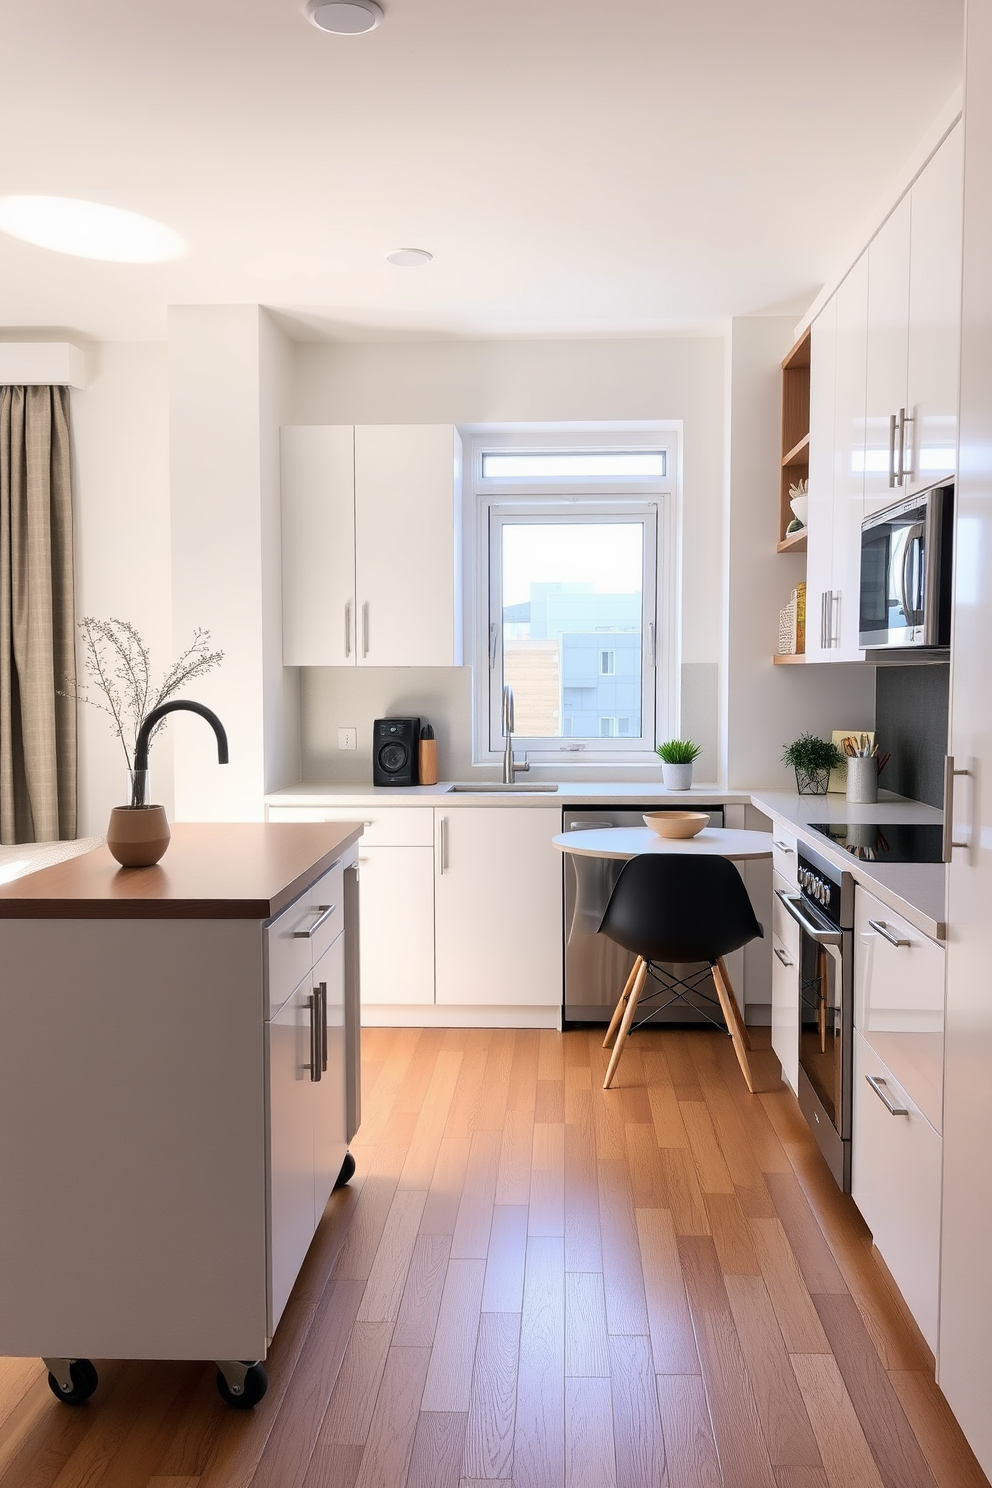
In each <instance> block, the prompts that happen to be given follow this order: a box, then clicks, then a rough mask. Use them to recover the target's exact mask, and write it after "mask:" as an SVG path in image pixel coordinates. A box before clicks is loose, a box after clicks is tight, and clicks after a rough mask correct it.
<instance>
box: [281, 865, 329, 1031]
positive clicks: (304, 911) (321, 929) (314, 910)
mask: <svg viewBox="0 0 992 1488" xmlns="http://www.w3.org/2000/svg"><path fill="white" fill-rule="evenodd" d="M328 910H330V913H328ZM343 929H344V866H343V864H341V863H334V864H332V866H331V867H330V868H329V869H328V870H327V872H326V873H325V874H324V875H323V877H322V878H319V879H318V880H317V882H316V883H315V884H312V885H311V887H310V888H309V889H308V890H307V891H306V893H305V894H301V895H300V897H299V898H298V899H295V900H294V901H293V903H292V904H291V905H290V906H289V908H288V909H286V910H284V911H283V913H282V914H281V915H280V916H279V918H278V919H276V920H273V921H272V924H271V925H269V926H268V927H267V928H266V931H265V949H266V954H265V964H266V988H265V994H266V1014H265V1015H266V1017H271V1016H272V1014H273V1013H274V1012H275V1011H276V1009H277V1008H280V1007H282V1005H283V1003H284V1002H285V1001H286V999H287V998H288V997H289V996H290V995H291V993H292V992H293V991H294V990H295V988H297V987H298V986H299V984H300V983H301V982H302V981H303V979H304V978H305V977H309V975H310V971H311V968H312V967H313V966H314V965H316V963H317V961H319V959H320V957H321V956H322V955H323V954H324V952H325V951H326V950H327V947H328V946H329V945H330V944H331V942H332V941H333V940H334V939H335V938H336V937H337V936H338V935H340V933H341V931H342V930H343Z"/></svg>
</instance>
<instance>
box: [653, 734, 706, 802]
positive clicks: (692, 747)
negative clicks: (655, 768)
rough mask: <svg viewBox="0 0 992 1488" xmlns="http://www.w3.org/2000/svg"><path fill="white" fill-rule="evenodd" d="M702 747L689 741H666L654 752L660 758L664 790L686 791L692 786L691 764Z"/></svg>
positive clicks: (700, 752)
mask: <svg viewBox="0 0 992 1488" xmlns="http://www.w3.org/2000/svg"><path fill="white" fill-rule="evenodd" d="M702 752H703V751H702V747H701V746H700V745H699V744H694V743H693V742H692V740H691V739H666V741H665V743H664V744H659V745H658V747H657V749H656V750H655V753H656V754H659V755H660V756H661V778H662V780H664V782H665V789H666V790H688V789H689V787H690V786H691V785H692V762H693V760H694V759H696V758H697V756H698V755H700V754H702Z"/></svg>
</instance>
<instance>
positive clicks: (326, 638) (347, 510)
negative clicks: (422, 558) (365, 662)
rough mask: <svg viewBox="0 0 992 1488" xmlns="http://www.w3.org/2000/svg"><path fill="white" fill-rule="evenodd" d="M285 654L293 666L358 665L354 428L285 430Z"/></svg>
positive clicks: (282, 449)
mask: <svg viewBox="0 0 992 1488" xmlns="http://www.w3.org/2000/svg"><path fill="white" fill-rule="evenodd" d="M280 484H281V492H282V593H283V603H282V654H283V661H284V662H285V664H286V665H287V666H353V665H354V664H355V659H356V653H355V431H354V429H353V427H352V426H351V425H350V424H347V425H336V424H309V425H301V426H298V427H295V428H285V429H283V430H282V431H281V435H280Z"/></svg>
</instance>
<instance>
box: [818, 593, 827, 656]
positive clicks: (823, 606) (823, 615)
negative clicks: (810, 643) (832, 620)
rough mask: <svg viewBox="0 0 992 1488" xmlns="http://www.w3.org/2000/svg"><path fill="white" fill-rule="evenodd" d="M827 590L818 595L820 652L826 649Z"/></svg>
mask: <svg viewBox="0 0 992 1488" xmlns="http://www.w3.org/2000/svg"><path fill="white" fill-rule="evenodd" d="M827 597H828V596H827V590H826V589H824V590H823V592H822V594H821V595H820V650H821V651H826V649H827V645H828V642H827Z"/></svg>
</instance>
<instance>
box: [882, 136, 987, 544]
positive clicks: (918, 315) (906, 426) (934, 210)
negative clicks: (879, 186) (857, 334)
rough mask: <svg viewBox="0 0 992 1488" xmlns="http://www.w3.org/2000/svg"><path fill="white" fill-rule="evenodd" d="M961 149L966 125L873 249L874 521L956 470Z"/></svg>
mask: <svg viewBox="0 0 992 1488" xmlns="http://www.w3.org/2000/svg"><path fill="white" fill-rule="evenodd" d="M962 148H963V147H962V132H961V126H960V124H959V125H957V126H956V127H955V128H954V129H953V130H952V131H951V133H950V134H949V135H948V137H947V138H946V139H945V140H944V142H943V144H942V145H941V147H940V149H939V150H938V151H937V152H936V154H935V155H934V156H933V158H932V159H931V160H930V162H929V163H928V165H927V166H926V168H925V169H924V170H923V171H922V173H921V174H920V175H919V176H918V178H917V180H916V181H915V183H914V185H913V188H912V190H911V191H910V192H909V193H908V195H907V196H905V197H904V198H903V200H902V201H901V202H900V203H899V206H898V207H897V208H896V210H895V211H894V212H893V213H892V215H891V217H889V219H888V221H887V222H886V223H885V225H884V226H883V227H882V228H881V230H880V231H879V233H878V234H877V236H876V237H875V238H874V239H873V240H872V243H871V246H870V247H869V250H868V264H869V287H868V398H867V407H866V417H865V513H866V515H870V514H871V513H872V512H875V511H879V510H880V509H881V508H882V507H884V506H888V505H890V504H891V503H892V502H894V501H898V500H899V498H900V496H903V495H906V496H908V495H910V494H911V493H912V492H913V491H917V490H920V489H922V488H923V487H924V486H930V485H933V483H934V482H935V481H938V480H940V479H941V478H942V477H944V476H951V475H953V474H954V470H955V464H956V454H957V403H958V340H959V327H960V320H961V231H962V201H963V191H962V180H963V159H962Z"/></svg>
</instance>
